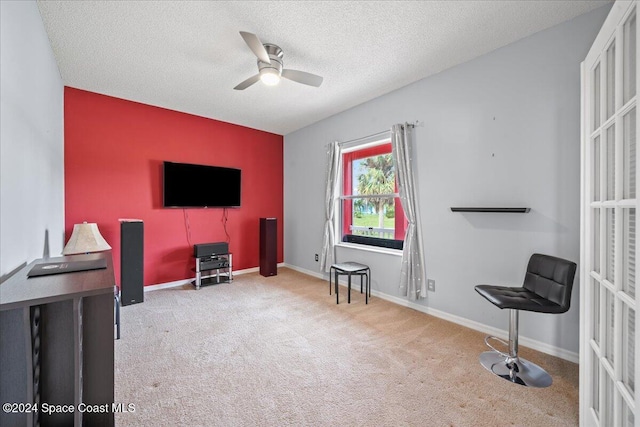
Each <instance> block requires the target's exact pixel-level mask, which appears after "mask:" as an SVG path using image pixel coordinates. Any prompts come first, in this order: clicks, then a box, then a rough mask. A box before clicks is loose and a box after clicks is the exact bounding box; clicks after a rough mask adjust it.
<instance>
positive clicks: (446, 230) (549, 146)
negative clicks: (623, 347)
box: [284, 7, 609, 353]
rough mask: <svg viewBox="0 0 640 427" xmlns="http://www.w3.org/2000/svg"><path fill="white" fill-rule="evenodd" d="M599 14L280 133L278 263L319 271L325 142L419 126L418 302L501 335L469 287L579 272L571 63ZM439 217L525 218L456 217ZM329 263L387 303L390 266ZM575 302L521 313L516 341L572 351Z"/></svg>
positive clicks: (496, 317) (576, 107) (378, 260)
mask: <svg viewBox="0 0 640 427" xmlns="http://www.w3.org/2000/svg"><path fill="white" fill-rule="evenodd" d="M608 10H609V7H605V8H601V9H598V10H596V11H594V12H591V13H589V14H586V15H582V16H580V17H577V18H576V19H573V20H571V21H568V22H566V23H563V24H561V25H558V26H556V27H553V28H550V29H548V30H545V31H542V32H540V33H537V34H534V35H533V36H530V37H527V38H525V39H523V40H520V41H518V42H516V43H513V44H511V45H509V46H506V47H504V48H501V49H498V50H496V51H494V52H491V53H490V54H487V55H484V56H482V57H480V58H477V59H475V60H472V61H470V62H467V63H464V64H462V65H459V66H457V67H454V68H451V69H449V70H446V71H444V72H442V73H439V74H437V75H435V76H432V77H429V78H426V79H424V80H421V81H419V82H417V83H414V84H411V85H409V86H406V87H404V88H402V89H400V90H397V91H394V92H392V93H390V94H387V95H385V96H382V97H379V98H376V99H374V100H372V101H370V102H367V103H365V104H362V105H359V106H357V107H355V108H353V109H350V110H348V111H345V112H343V113H340V114H338V115H336V116H333V117H330V118H328V119H326V120H323V121H321V122H318V123H316V124H314V125H311V126H308V127H306V128H304V129H301V130H299V131H296V132H294V133H292V134H289V135H286V136H285V154H284V156H285V173H284V177H285V245H284V247H285V262H286V263H287V264H289V265H292V266H294V267H298V268H300V269H304V270H310V271H315V272H317V271H319V264H318V263H316V262H314V258H313V256H314V254H315V253H319V252H320V250H321V246H322V227H323V223H324V206H323V203H324V202H323V201H324V191H325V176H326V172H325V168H326V147H327V144H328V143H329V142H331V141H333V140H339V141H345V140H350V139H355V138H358V137H362V136H366V135H369V134H373V133H376V132H379V131H381V130H384V129H386V128H389V127H390V126H391V125H392V124H393V123H400V122H405V121H409V122H411V121H415V120H419V121H420V122H424V127H418V128H416V129H415V133H414V160H415V162H416V163H415V164H416V165H417V169H418V191H419V197H420V201H419V203H420V207H421V219H422V227H423V237H424V246H425V258H426V259H425V261H426V269H427V275H428V277H429V278H432V279H435V280H436V292H429V294H428V298H427V299H426V300H422V301H421V302H420V304H422V305H424V306H426V307H429V308H431V309H436V310H440V311H442V312H446V313H448V314H451V315H454V316H459V317H462V318H464V319H468V320H470V321H472V322H478V323H480V324H482V325H485V326H489V327H493V328H500V329H502V330H504V329H506V328H507V324H508V313H507V312H506V311H502V310H499V309H497V308H495V307H494V306H492V305H491V304H490V303H489V302H487V301H485V300H484V299H482V298H481V297H480V296H479V295H477V294H476V292H475V291H474V289H473V287H474V286H475V285H476V284H479V283H490V284H505V285H519V284H521V283H522V280H523V276H524V271H525V268H526V264H527V261H528V259H529V256H530V255H531V254H532V253H534V252H542V253H547V254H552V255H556V256H560V257H565V258H568V259H570V260H573V261H576V262H577V261H578V260H579V229H580V207H579V201H580V62H581V61H582V60H583V59H584V57H585V55H586V53H587V51H588V49H589V47H590V45H591V43H592V41H593V40H594V38H595V36H596V34H597V33H598V30H599V28H600V26H601V24H602V22H603V21H604V19H605V17H606V14H607V13H608ZM329 83H330V82H327V84H329ZM451 206H517V207H520V206H527V207H530V208H531V212H530V213H528V214H460V213H452V212H451V211H450V209H449V208H450V207H451ZM338 260H339V261H345V260H355V261H361V262H364V263H367V264H369V265H370V266H371V269H372V274H373V289H374V290H378V291H380V292H382V293H385V294H388V295H390V296H396V297H397V296H399V294H398V290H397V287H398V279H399V269H400V258H399V257H397V256H392V255H385V254H376V253H370V252H363V251H359V250H353V249H344V248H340V249H339V251H338ZM575 283H576V284H577V283H579V282H578V279H576V282H575ZM327 297H328V295H327ZM578 303H579V290H578V289H577V285H576V292H574V294H573V298H572V308H571V310H570V311H569V312H568V313H566V314H563V315H545V314H537V313H522V315H521V322H520V333H521V335H522V336H524V337H527V338H530V339H533V340H537V341H540V342H542V343H544V344H546V345H550V346H553V347H556V348H559V349H563V350H564V351H568V352H573V353H577V352H578V343H579V307H578Z"/></svg>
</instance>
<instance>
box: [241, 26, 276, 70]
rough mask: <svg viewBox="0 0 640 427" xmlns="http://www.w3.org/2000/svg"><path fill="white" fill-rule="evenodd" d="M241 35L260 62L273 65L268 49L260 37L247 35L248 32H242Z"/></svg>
mask: <svg viewBox="0 0 640 427" xmlns="http://www.w3.org/2000/svg"><path fill="white" fill-rule="evenodd" d="M240 35H241V36H242V38H243V39H244V42H245V43H246V44H247V46H249V49H251V51H252V52H253V53H254V55H256V56H257V57H258V59H259V60H260V61H262V62H266V63H267V64H271V59H270V58H269V54H268V53H267V49H265V48H264V46H263V45H262V42H261V41H260V39H259V38H258V36H256V35H255V34H252V33H247V32H246V31H240Z"/></svg>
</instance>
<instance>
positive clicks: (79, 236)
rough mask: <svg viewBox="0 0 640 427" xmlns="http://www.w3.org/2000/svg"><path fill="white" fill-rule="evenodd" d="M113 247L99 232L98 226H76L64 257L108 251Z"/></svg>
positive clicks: (90, 224)
mask: <svg viewBox="0 0 640 427" xmlns="http://www.w3.org/2000/svg"><path fill="white" fill-rule="evenodd" d="M109 249H111V246H109V244H108V243H107V241H106V240H104V237H102V234H100V231H99V230H98V224H96V223H93V222H91V223H86V222H83V223H82V224H75V225H74V226H73V232H72V233H71V238H69V241H68V242H67V245H66V246H65V247H64V249H63V250H62V254H63V255H73V254H86V253H90V252H100V251H108V250H109Z"/></svg>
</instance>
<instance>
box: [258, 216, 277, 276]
mask: <svg viewBox="0 0 640 427" xmlns="http://www.w3.org/2000/svg"><path fill="white" fill-rule="evenodd" d="M260 274H261V275H262V276H265V277H268V276H275V275H276V274H278V221H277V219H276V218H260Z"/></svg>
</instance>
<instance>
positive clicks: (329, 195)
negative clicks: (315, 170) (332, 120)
mask: <svg viewBox="0 0 640 427" xmlns="http://www.w3.org/2000/svg"><path fill="white" fill-rule="evenodd" d="M341 163H342V155H341V153H340V145H339V144H338V142H337V141H336V142H334V143H333V144H330V145H329V151H328V153H327V190H326V192H325V197H324V204H325V222H324V235H323V236H322V254H321V256H320V271H329V268H330V267H331V265H332V264H334V263H335V259H336V253H335V245H336V242H335V235H336V233H335V230H334V227H333V224H334V217H335V210H336V203H335V201H336V197H337V196H338V183H339V182H340V179H339V177H338V174H339V173H340V168H341Z"/></svg>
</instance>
